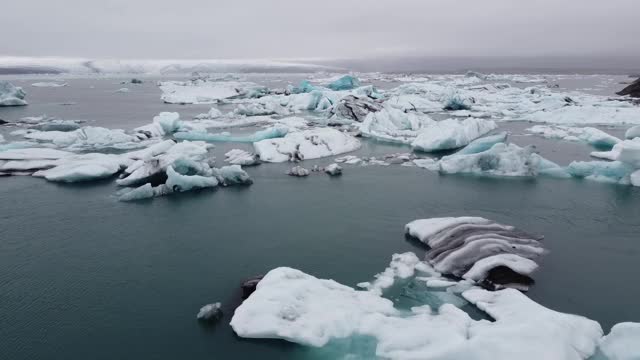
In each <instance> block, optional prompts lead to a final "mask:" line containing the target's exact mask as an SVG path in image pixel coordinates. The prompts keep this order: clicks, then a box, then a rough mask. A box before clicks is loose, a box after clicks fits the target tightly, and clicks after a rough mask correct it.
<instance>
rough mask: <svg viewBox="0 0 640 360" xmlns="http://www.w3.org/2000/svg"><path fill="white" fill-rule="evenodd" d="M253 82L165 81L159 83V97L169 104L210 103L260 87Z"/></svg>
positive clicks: (245, 93) (244, 93)
mask: <svg viewBox="0 0 640 360" xmlns="http://www.w3.org/2000/svg"><path fill="white" fill-rule="evenodd" d="M261 88H262V87H260V86H258V85H257V84H255V83H251V82H240V81H209V80H206V79H195V80H192V81H165V82H161V83H160V90H161V91H162V97H161V99H162V100H163V101H164V102H166V103H170V104H212V103H216V102H218V101H219V100H223V99H228V98H231V97H236V96H242V95H245V96H246V95H247V94H249V97H250V96H251V95H250V93H251V92H252V90H255V89H261Z"/></svg>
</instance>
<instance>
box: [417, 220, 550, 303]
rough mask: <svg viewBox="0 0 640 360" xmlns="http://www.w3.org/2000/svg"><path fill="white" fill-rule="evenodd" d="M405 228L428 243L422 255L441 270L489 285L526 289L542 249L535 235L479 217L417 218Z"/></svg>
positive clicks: (542, 252) (540, 238)
mask: <svg viewBox="0 0 640 360" xmlns="http://www.w3.org/2000/svg"><path fill="white" fill-rule="evenodd" d="M405 232H406V233H407V234H408V235H410V236H413V237H415V238H417V239H418V240H420V241H421V242H423V243H424V244H426V245H428V246H429V248H430V249H429V250H428V251H427V254H426V258H427V260H428V261H429V263H430V264H431V265H432V266H433V268H434V269H435V270H436V271H438V272H439V273H442V274H449V275H454V276H457V277H462V278H465V279H469V280H474V281H476V282H478V283H480V284H482V285H483V286H485V287H488V288H490V289H492V290H493V289H500V288H504V287H516V288H518V289H526V288H527V287H528V286H529V285H530V284H532V283H533V280H532V279H531V278H530V277H529V275H531V273H532V272H533V271H535V270H536V269H537V268H538V266H537V264H536V263H535V262H533V260H535V259H536V258H538V257H540V256H541V255H542V254H544V253H545V250H544V248H543V247H542V245H541V243H540V241H541V240H542V239H543V237H542V236H535V235H530V234H527V233H525V232H523V231H520V230H518V229H516V228H514V227H513V226H508V225H502V224H499V223H496V222H493V221H491V220H487V219H484V218H480V217H458V218H455V217H447V218H432V219H420V220H415V221H412V222H410V223H408V224H407V225H406V226H405Z"/></svg>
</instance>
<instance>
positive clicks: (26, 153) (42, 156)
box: [0, 148, 73, 160]
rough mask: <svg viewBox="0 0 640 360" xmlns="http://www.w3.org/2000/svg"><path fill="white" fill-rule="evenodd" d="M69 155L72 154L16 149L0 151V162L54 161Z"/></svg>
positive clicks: (39, 149)
mask: <svg viewBox="0 0 640 360" xmlns="http://www.w3.org/2000/svg"><path fill="white" fill-rule="evenodd" d="M71 155H73V153H71V152H68V151H62V150H56V149H48V148H26V149H21V148H18V149H9V150H5V151H0V160H56V159H62V158H65V157H67V156H71Z"/></svg>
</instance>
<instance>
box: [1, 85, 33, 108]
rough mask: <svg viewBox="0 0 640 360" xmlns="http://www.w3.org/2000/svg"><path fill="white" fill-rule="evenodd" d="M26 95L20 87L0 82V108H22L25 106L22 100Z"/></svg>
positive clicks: (25, 103)
mask: <svg viewBox="0 0 640 360" xmlns="http://www.w3.org/2000/svg"><path fill="white" fill-rule="evenodd" d="M26 96H27V94H26V93H25V92H24V90H22V88H21V87H17V86H14V85H13V84H12V83H10V82H8V81H5V80H0V106H22V105H27V102H26V101H25V100H24V98H25V97H26Z"/></svg>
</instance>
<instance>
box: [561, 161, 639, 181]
mask: <svg viewBox="0 0 640 360" xmlns="http://www.w3.org/2000/svg"><path fill="white" fill-rule="evenodd" d="M567 171H568V172H569V173H570V174H571V175H572V176H574V177H578V178H585V179H587V180H593V181H599V182H607V183H617V184H622V185H627V184H630V182H631V178H630V177H631V173H633V172H634V168H633V167H632V166H630V165H629V164H625V163H623V162H621V161H574V162H572V163H571V164H569V166H568V167H567Z"/></svg>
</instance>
